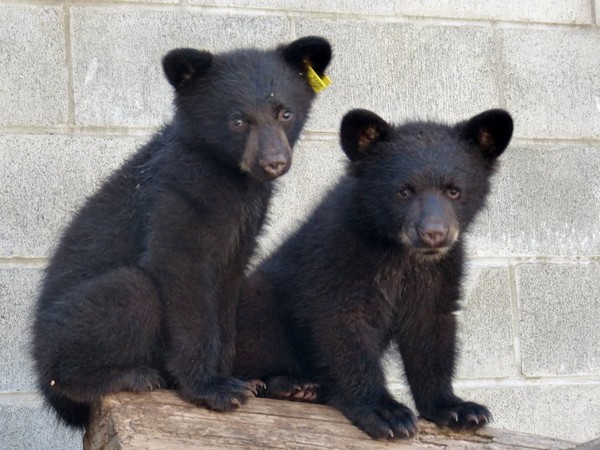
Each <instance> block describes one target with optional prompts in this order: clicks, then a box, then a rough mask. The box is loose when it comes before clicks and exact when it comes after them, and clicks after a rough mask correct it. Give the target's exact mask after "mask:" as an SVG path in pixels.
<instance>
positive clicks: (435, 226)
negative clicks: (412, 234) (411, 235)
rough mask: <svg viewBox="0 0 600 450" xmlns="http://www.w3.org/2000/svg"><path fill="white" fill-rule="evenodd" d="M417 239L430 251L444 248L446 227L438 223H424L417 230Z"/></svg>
mask: <svg viewBox="0 0 600 450" xmlns="http://www.w3.org/2000/svg"><path fill="white" fill-rule="evenodd" d="M419 237H420V238H421V241H422V242H423V244H425V245H426V246H427V247H431V248H432V249H435V248H439V247H445V246H446V240H447V237H448V227H447V226H446V225H445V224H443V223H439V222H426V223H425V224H424V225H423V226H421V227H420V228H419Z"/></svg>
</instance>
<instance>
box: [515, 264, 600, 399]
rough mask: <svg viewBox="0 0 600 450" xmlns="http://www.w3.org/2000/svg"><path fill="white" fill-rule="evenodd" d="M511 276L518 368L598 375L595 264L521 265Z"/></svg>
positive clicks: (599, 281) (598, 274) (599, 275)
mask: <svg viewBox="0 0 600 450" xmlns="http://www.w3.org/2000/svg"><path fill="white" fill-rule="evenodd" d="M516 276H517V295H518V299H519V305H520V307H519V314H520V327H521V355H522V360H523V373H524V374H525V375H527V376H552V375H556V376H563V375H596V376H600V345H598V343H600V327H598V311H600V298H599V297H598V292H599V290H600V265H598V264H526V265H520V266H517V269H516ZM599 404H600V403H599Z"/></svg>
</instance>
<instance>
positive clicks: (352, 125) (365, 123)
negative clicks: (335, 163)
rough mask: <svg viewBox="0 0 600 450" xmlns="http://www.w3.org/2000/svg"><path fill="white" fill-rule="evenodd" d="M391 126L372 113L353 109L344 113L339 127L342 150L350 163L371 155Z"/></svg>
mask: <svg viewBox="0 0 600 450" xmlns="http://www.w3.org/2000/svg"><path fill="white" fill-rule="evenodd" d="M390 129H391V126H390V125H389V124H388V123H387V122H386V121H385V120H383V119H382V118H381V117H379V116H378V115H377V114H375V113H374V112H371V111H368V110H366V109H353V110H352V111H350V112H348V113H346V115H345V116H344V118H343V119H342V125H341V127H340V141H341V145H342V149H343V150H344V152H345V153H346V155H347V156H348V158H350V161H352V162H354V161H360V160H361V159H363V158H365V157H367V156H368V155H371V154H373V152H372V150H373V146H374V144H375V143H376V142H380V141H382V140H383V139H385V138H386V137H387V135H388V133H389V131H390Z"/></svg>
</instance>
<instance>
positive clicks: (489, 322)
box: [456, 264, 517, 378]
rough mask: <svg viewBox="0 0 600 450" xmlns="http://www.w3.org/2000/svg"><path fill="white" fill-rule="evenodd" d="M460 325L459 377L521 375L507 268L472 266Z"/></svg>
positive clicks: (464, 286)
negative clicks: (516, 361) (516, 356)
mask: <svg viewBox="0 0 600 450" xmlns="http://www.w3.org/2000/svg"><path fill="white" fill-rule="evenodd" d="M458 324H459V328H458V340H459V343H460V346H459V358H458V366H457V371H456V376H457V377H458V378H496V377H510V376H515V375H516V374H517V372H516V365H515V352H514V335H513V330H512V307H511V296H510V283H509V276H508V269H507V268H506V267H482V266H478V265H476V264H470V265H469V266H468V270H467V276H466V278H465V281H464V283H463V300H462V310H461V311H460V312H459V313H458Z"/></svg>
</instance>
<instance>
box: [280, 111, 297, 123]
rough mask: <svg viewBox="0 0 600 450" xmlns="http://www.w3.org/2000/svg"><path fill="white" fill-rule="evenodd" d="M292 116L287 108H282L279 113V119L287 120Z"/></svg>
mask: <svg viewBox="0 0 600 450" xmlns="http://www.w3.org/2000/svg"><path fill="white" fill-rule="evenodd" d="M293 117H294V113H293V112H292V111H291V110H289V109H287V108H286V109H282V110H281V112H280V113H279V120H281V121H283V122H289V121H290V120H292V118H293Z"/></svg>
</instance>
